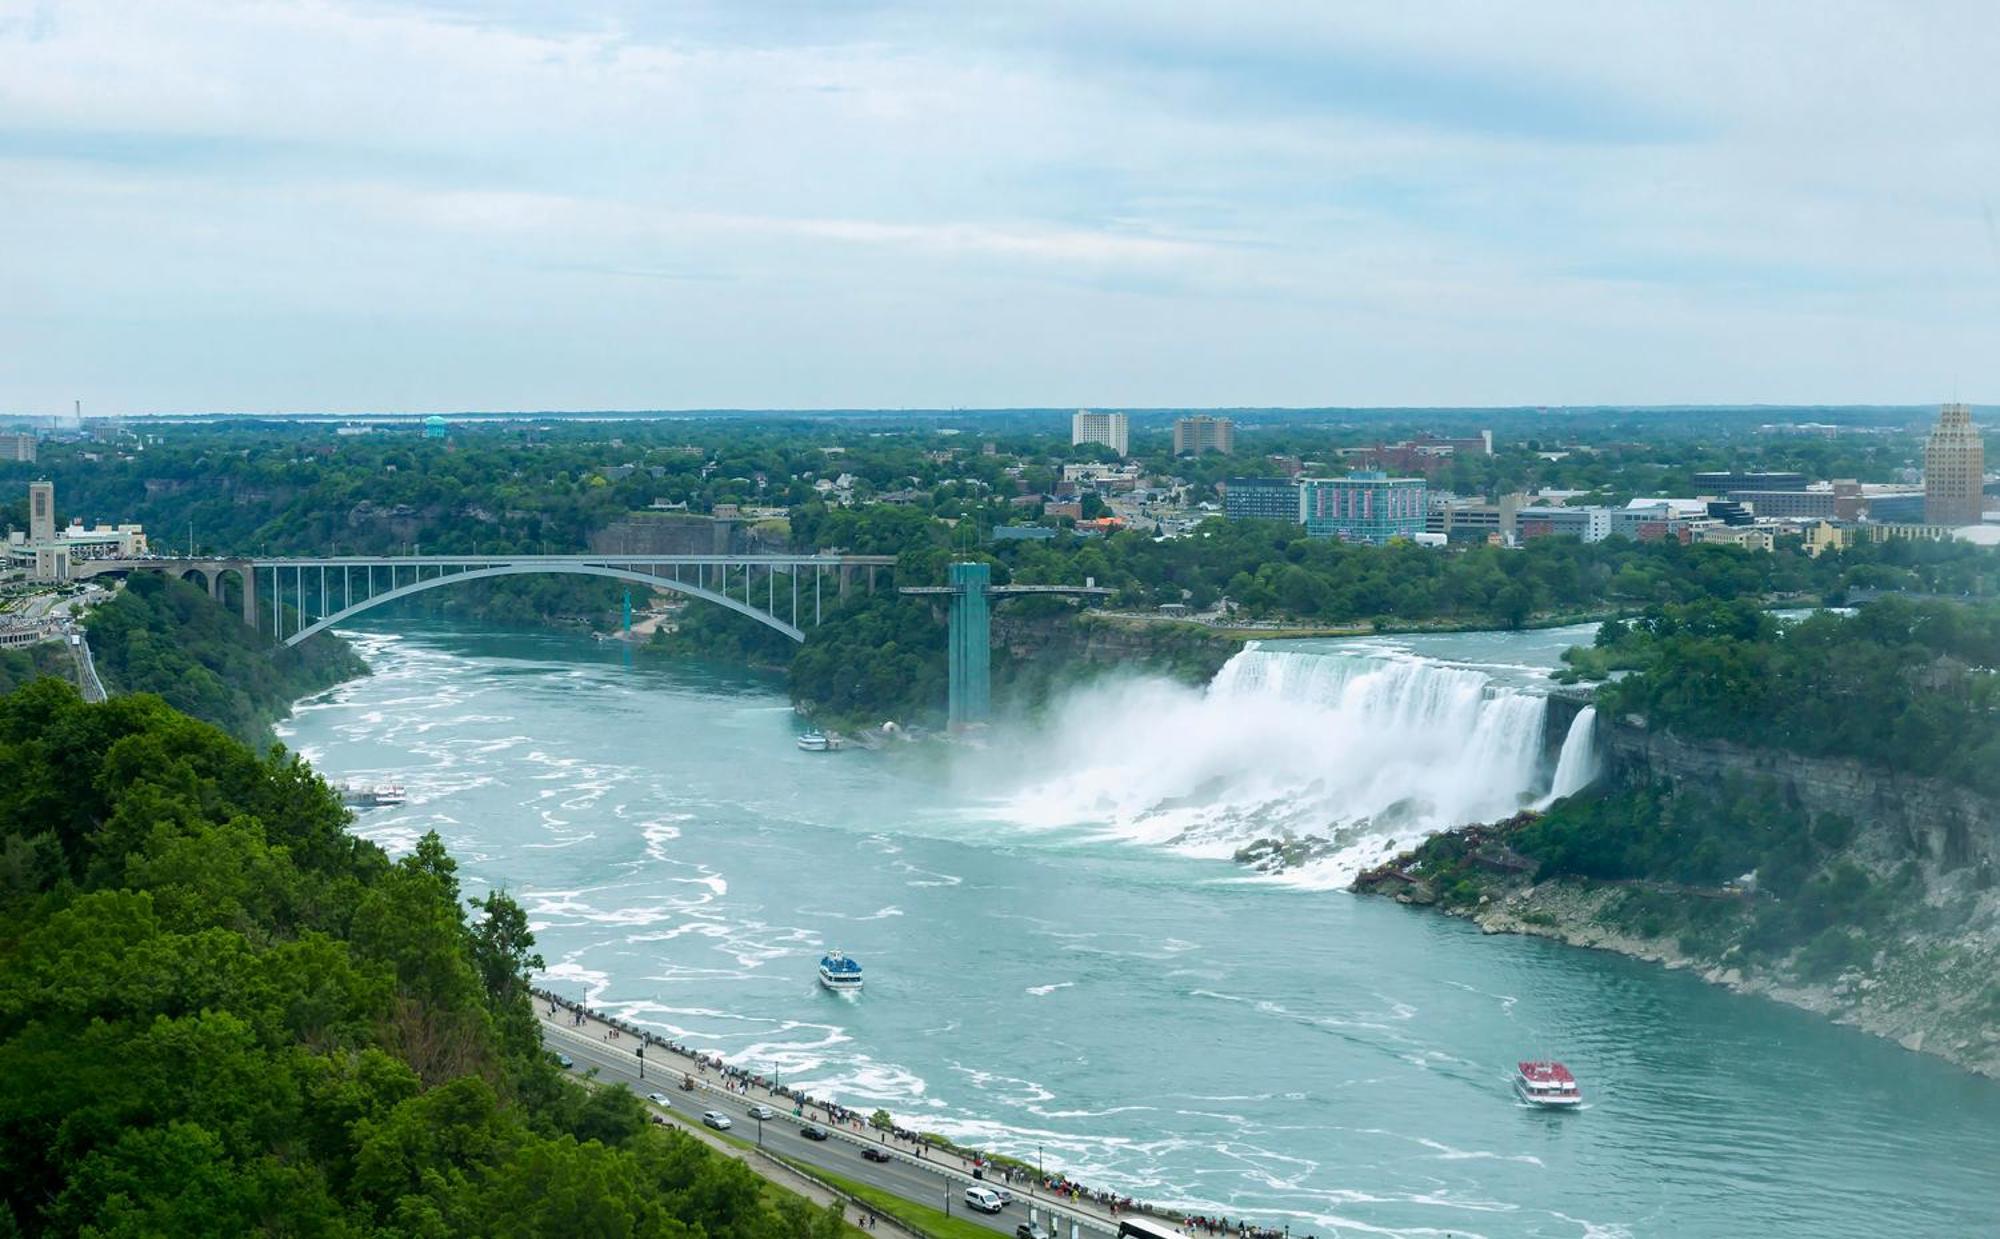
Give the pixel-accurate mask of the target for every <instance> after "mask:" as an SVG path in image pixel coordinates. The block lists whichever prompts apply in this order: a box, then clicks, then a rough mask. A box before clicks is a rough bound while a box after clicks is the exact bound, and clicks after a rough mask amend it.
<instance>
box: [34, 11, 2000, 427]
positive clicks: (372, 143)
mask: <svg viewBox="0 0 2000 1239" xmlns="http://www.w3.org/2000/svg"><path fill="white" fill-rule="evenodd" d="M1996 35H2000V14H1996V13H1995V12H1994V11H1993V10H1992V9H1991V8H1990V7H1987V6H1977V5H1970V4H1965V5H1932V6H1925V7H1924V8H1923V9H1922V10H1919V11H1911V10H1907V9H1903V8H1891V7H1888V6H1860V7H1856V8H1850V9H1846V10H1842V11H1840V12H1839V13H1837V14H1829V13H1828V12H1827V11H1826V10H1824V9H1823V8H1821V7H1818V6H1806V5H1771V6H1760V7H1759V8H1758V9H1756V10H1755V11H1747V10H1742V9H1741V8H1740V7H1736V6H1708V7H1703V6H1693V7H1689V6H1680V7H1676V8H1674V9H1649V10H1640V9H1620V10H1608V9H1604V8H1603V7H1602V6H1581V5H1576V6H1572V5H1539V6H1535V7H1532V8H1529V9H1524V10H1520V11H1517V12H1502V11H1499V10H1492V9H1488V8H1483V7H1481V6H1474V5H1445V6H1440V7H1436V8H1433V9H1429V10H1427V11H1426V12H1425V13H1423V14H1414V15H1413V14H1408V13H1388V12H1373V11H1370V10H1367V9H1362V8H1354V9H1343V10H1339V11H1326V10H1325V9H1324V7H1323V6H1305V5H1278V6H1264V7H1260V9H1259V10H1258V11H1257V12H1255V13H1254V14H1245V13H1241V12H1238V11H1236V10H1224V9H1222V8H1220V7H1216V6H1193V5H1180V6H1156V7H1152V8H1149V9H1147V10H1145V11H1144V12H1143V13H1139V12H1136V11H1134V10H1131V9H1127V8H1124V7H1122V6H1115V5H1109V4H1105V5H1061V6H1056V5H1046V6H1045V5H1035V4H1029V5H1021V6H1009V8H1008V9H1007V10H1005V11H1004V12H998V13H995V12H989V11H986V10H982V9H971V8H966V9H962V10H958V9H939V8H935V7H933V6H917V5H908V4H902V3H894V2H882V3H873V4H868V5H863V6H852V7H843V8H842V9H840V10H839V11H822V10H820V9H817V8H814V7H811V6H799V5H792V4H776V5H761V6H754V5H722V4H704V3H689V4H683V5H678V6H675V7H673V8H671V9H668V10H666V11H664V12H661V11H656V10H655V9H654V8H653V7H652V6H639V5H631V4H623V3H600V4H597V5H586V6H579V7H578V8H576V9H575V10H574V11H573V15H572V13H571V11H568V10H566V11H565V13H564V14H563V15H561V16H557V15H553V14H548V13H538V12H537V11H536V10H534V9H533V8H532V7H531V6H523V5H518V4H508V3H492V4H481V3H477V2H475V0H438V2H436V3H418V4H386V3H359V2H354V3H340V2H337V0H331V2H328V3H323V4H318V5H314V6H310V7H299V8H291V7H276V6H270V7H257V6H253V7H245V6H237V5H227V4H220V3H212V2H208V0H161V2H160V3H157V4H152V5H147V6H143V7H138V8H134V7H129V6H124V5H118V4H109V3H90V2H85V3H75V4H66V5H63V6H61V7H60V8H56V7H52V6H51V7H34V8H31V9H26V10H21V9H12V10H6V11H0V81H4V82H5V83H6V86H5V87H4V90H0V177H4V179H5V183H6V184H7V185H8V187H9V190H10V191H11V192H9V193H8V194H7V195H6V197H5V198H4V199H0V201H3V202H4V210H0V222H4V224H5V225H6V238H5V245H4V248H0V253H4V257H0V274H4V276H5V278H4V279H0V290H4V291H0V313H3V314H4V315H5V317H6V321H7V323H8V327H9V335H10V338H11V339H10V342H11V343H12V344H13V347H12V348H10V349H9V350H7V352H6V356H5V359H4V360H0V413H6V414H17V413H28V414H50V413H58V412H62V411H65V410H67V409H68V408H69V407H70V402H71V401H72V400H73V399H80V400H81V401H82V402H83V404H84V407H85V410H86V411H93V410H94V411H98V412H104V413H121V414H124V413H142V412H154V411H180V412H207V411H216V412H230V411H245V412H252V411H270V412H290V411H309V410H310V411H328V412H348V411H355V412H362V411H378V410H392V409H393V410H407V411H412V412H419V413H421V412H430V411H458V410H473V409H488V410H521V409H606V410H611V409H687V408H719V407H727V408H799V409H816V408H852V407H869V408H896V407H925V408H950V407H1063V406H1068V407H1072V408H1075V407H1088V408H1120V407H1135V408H1161V407H1179V408H1231V407H1244V406H1287V407H1319V406H1327V405H1341V406H1374V407H1381V406H1402V407H1409V406H1459V407H1478V406H1492V405H1542V404H1546V405H1591V404H1634V405H1677V404H1703V405H1730V404H1746V403H1765V404H1798V405H1813V404H1826V403H1835V404H1875V403H1888V404H1897V405H1921V404H1927V403H1934V402H1935V401H1936V400H1937V399H1939V398H1950V399H1962V400H1970V401H1973V402H1975V403H1977V402H1978V401H1979V398H1980V397H1981V396H1982V395H1984V396H1987V397H1989V399H1990V398H1991V397H1992V395H1993V393H1992V391H1991V383H1992V378H1993V376H1992V374H1991V372H1990V367H1991V364H1992V363H1991V360H1990V355H1991V349H1990V340H1991V339H1992V335H1993V331H1994V329H1995V327H1996V326H2000V290H1997V288H1996V286H2000V281H1996V280H1995V278H1994V277H1995V275H1996V274H2000V224H1996V222H1995V213H1994V212H1995V207H1994V202H1995V200H1996V199H2000V168H1997V167H1996V166H1995V165H1994V164H1993V161H1991V160H1982V159H1979V158H1976V157H1974V155H1975V154H1976V152H1979V151H1981V150H1988V149H1992V148H1993V147H1994V145H1995V142H1996V137H2000V125H1996V122H1995V121H1994V119H1993V118H1994V117H1996V116H2000V84H1996V83H1994V82H1993V81H1992V79H1991V76H1990V75H1989V74H1986V73H1985V72H1984V65H1983V62H1982V54H1981V52H1982V49H1983V48H1984V47H1986V46H1990V45H1991V44H1992V42H1993V36H1996ZM1939 83H1945V84H1948V86H1947V87H1946V88H1943V89H1940V87H1939Z"/></svg>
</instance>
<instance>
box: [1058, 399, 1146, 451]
mask: <svg viewBox="0 0 2000 1239" xmlns="http://www.w3.org/2000/svg"><path fill="white" fill-rule="evenodd" d="M1069 441H1070V445H1071V446H1072V447H1074V446H1075V445H1077V444H1079V443H1102V444H1104V446H1106V447H1108V448H1110V449H1111V450H1112V451H1114V452H1116V453H1118V454H1119V455H1120V456H1129V455H1130V454H1131V443H1132V427H1131V424H1130V422H1129V420H1128V419H1127V418H1126V416H1125V415H1124V414H1123V413H1092V412H1091V411H1090V410H1089V409H1078V410H1077V411H1076V412H1075V413H1074V414H1073V415H1071V417H1070V419H1069Z"/></svg>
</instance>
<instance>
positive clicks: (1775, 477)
mask: <svg viewBox="0 0 2000 1239" xmlns="http://www.w3.org/2000/svg"><path fill="white" fill-rule="evenodd" d="M1694 488H1695V490H1696V491H1698V492H1700V493H1702V494H1717V495H1723V494H1728V493H1729V492H1730V491H1732V490H1804V489H1805V488H1806V475H1805V474H1803V473H1740V472H1735V471H1731V470H1723V471H1720V472H1714V473H1697V474H1695V475H1694Z"/></svg>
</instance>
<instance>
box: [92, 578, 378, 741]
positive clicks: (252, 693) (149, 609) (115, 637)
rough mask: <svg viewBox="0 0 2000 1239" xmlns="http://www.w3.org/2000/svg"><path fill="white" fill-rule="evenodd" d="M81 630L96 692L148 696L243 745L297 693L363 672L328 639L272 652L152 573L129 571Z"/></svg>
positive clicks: (206, 602)
mask: <svg viewBox="0 0 2000 1239" xmlns="http://www.w3.org/2000/svg"><path fill="white" fill-rule="evenodd" d="M86 626H87V627H88V629H89V631H90V648H91V652H92V654H93V655H94V656H95V658H96V661H97V673H98V675H99V676H100V677H102V678H103V680H104V686H105V688H107V689H108V690H110V691H111V692H113V693H157V694H159V695H160V696H161V697H163V698H165V699H166V701H167V704H169V705H171V706H173V707H174V708H175V709H177V710H181V711H183V712H185V713H188V714H192V715H194V716H195V717H196V718H199V719H202V720H204V721H207V722H210V723H214V724H215V725H216V726H218V727H221V728H222V729H223V730H225V731H227V732H229V733H230V734H231V735H233V736H235V737H236V738H238V739H239V740H244V741H247V742H249V743H252V744H263V743H266V742H268V741H269V740H270V738H271V724H272V723H273V722H275V721H276V720H278V719H281V718H283V717H285V715H286V714H287V713H289V712H290V710H291V704H292V702H294V701H296V700H298V699H299V698H300V697H304V696H308V695H310V694H312V693H316V692H318V691H320V690H321V689H323V688H328V687H331V686H332V685H335V684H338V683H340V682H341V681H342V680H347V679H352V678H353V677H355V676H358V675H366V674H367V672H368V668H367V666H366V664H364V663H363V662H362V661H361V659H360V658H359V657H358V656H357V655H356V654H355V653H354V652H353V650H351V649H349V648H348V646H347V644H346V642H344V641H342V640H340V639H339V638H338V637H335V636H333V635H332V634H331V633H322V634H320V635H319V636H316V637H314V638H312V639H311V640H309V641H307V642H305V643H304V644H303V645H299V646H296V647H293V648H291V649H278V650H273V649H272V648H271V638H270V637H269V636H268V635H266V634H263V633H259V632H256V631H254V630H252V629H251V628H250V627H249V626H247V625H246V624H244V623H243V622H242V621H241V620H240V619H238V618H237V616H236V614H235V613H234V612H232V611H231V610H229V609H228V608H226V607H222V606H218V605H216V603H215V602H214V600H212V599H210V598H209V596H208V595H207V594H205V593H203V592H202V591H201V590H199V589H196V588H195V587H194V586H192V585H189V584H186V583H185V582H182V581H177V580H174V579H172V578H170V577H166V576H162V575H160V574H157V573H152V572H137V573H133V574H132V579H131V581H130V582H129V583H128V584H127V585H126V586H125V588H124V589H122V590H120V591H119V592H118V594H117V595H116V596H115V597H113V598H112V599H111V601H109V602H107V603H104V604H103V605H102V606H99V607H98V608H96V609H95V610H94V611H92V612H91V614H90V617H89V619H88V620H87V621H86Z"/></svg>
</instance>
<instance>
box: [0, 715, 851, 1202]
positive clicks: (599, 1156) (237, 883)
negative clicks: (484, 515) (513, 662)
mask: <svg viewBox="0 0 2000 1239" xmlns="http://www.w3.org/2000/svg"><path fill="white" fill-rule="evenodd" d="M346 826H347V815H346V812H345V811H344V810H343V809H342V808H341V806H340V804H339V802H338V800H337V799H336V798H335V796H334V795H333V794H332V793H331V792H330V791H329V789H328V788H327V787H326V785H325V784H324V783H323V782H322V781H321V780H320V779H319V778H318V777H317V776H316V775H314V774H313V773H312V771H311V770H310V769H308V768H307V767H306V766H305V765H304V764H303V763H302V762H300V761H299V760H298V759H297V758H296V757H294V756H291V755H289V754H286V753H284V752H282V751H280V750H277V749H273V750H271V751H269V752H267V753H265V754H262V755H260V754H258V753H256V752H254V751H252V750H251V749H249V748H247V747H246V746H244V745H243V744H242V743H240V742H239V741H237V740H236V739H233V738H232V737H230V736H229V735H227V734H225V733H224V732H223V731H221V730H219V729H217V728H215V727H211V726H209V725H207V724H205V723H201V722H197V721H195V720H193V719H190V718H188V717H187V716H185V715H183V714H181V713H179V712H177V711H175V710H174V709H172V708H171V707H169V706H168V705H167V704H166V703H165V702H164V701H162V700H161V699H159V698H158V697H155V696H151V695H146V694H137V695H132V696H122V697H116V698H114V699H112V700H111V701H110V702H109V703H107V704H103V705H87V704H85V703H84V702H83V701H82V700H81V699H80V698H79V697H78V696H77V695H76V693H75V691H74V690H73V689H71V688H70V687H68V686H67V685H65V684H63V683H61V682H59V681H57V680H54V679H42V680H38V681H35V682H33V683H31V684H29V685H27V686H26V687H23V688H20V689H17V690H15V691H14V692H12V693H10V694H8V695H7V696H5V697H0V927H4V932H0V1234H32V1235H40V1234H47V1235H91V1236H107V1237H110V1236H119V1237H124V1236H130V1237H133V1239H138V1237H140V1236H157V1235H195V1234H202V1235H254V1234H270V1235H278V1234H284V1235H315V1236H349V1235H352V1236H362V1235H368V1236H381V1235H397V1236H403V1235H409V1236H445V1235H530V1234H533V1235H591V1236H632V1237H650V1236H658V1237H661V1239H725V1237H727V1239H832V1237H833V1236H836V1235H840V1234H842V1233H843V1228H842V1225H841V1223H840V1220H839V1218H838V1217H837V1216H835V1215H834V1214H833V1213H831V1212H829V1211H818V1210H814V1209H813V1208H811V1207H810V1206H808V1205H807V1204H806V1203H805V1202H803V1201H801V1200H798V1199H797V1198H795V1197H787V1196H782V1195H780V1194H777V1193H775V1192H774V1191H772V1190H770V1189H768V1188H767V1186H766V1185H765V1184H764V1183H763V1182H762V1181H761V1180H760V1179H758V1178H757V1177H756V1176H755V1175H754V1174H753V1173H752V1172H751V1171H750V1170H749V1169H748V1168H746V1167H745V1166H743V1165H742V1164H741V1163H739V1162H736V1161H733V1160H730V1159H726V1158H723V1157H720V1156H717V1155H715V1154H713V1153H711V1152H710V1151H708V1150H707V1149H706V1148H705V1147H704V1146H702V1145H701V1144H700V1143H699V1142H698V1141H696V1140H695V1139H694V1138H693V1137H692V1136H689V1135H687V1134H686V1133H684V1132H681V1131H679V1130H678V1129H666V1128H661V1127H657V1126H654V1125H652V1124H649V1123H648V1122H647V1119H646V1115H645V1113H644V1111H643V1107H642V1105H641V1103H640V1102H639V1101H638V1100H637V1099H636V1098H635V1097H633V1096H632V1095H631V1094H630V1093H628V1092H626V1091H625V1090H623V1089H617V1088H603V1089H595V1090H591V1089H585V1088H582V1087H578V1086H577V1085H575V1084H574V1083H572V1082H570V1081H568V1080H566V1079H564V1078H563V1077H564V1073H563V1072H562V1071H560V1070H559V1069H558V1067H557V1066H556V1065H555V1064H554V1063H553V1062H552V1061H551V1060H550V1058H549V1057H548V1056H547V1055H546V1054H545V1053H544V1051H543V1050H542V1048H541V1044H540V1039H539V1036H538V1033H537V1029H536V1025H535V1019H534V1015H533V1012H532V1010H531V1008H530V1005H529V1003H530V998H529V994H528V990H527V980H526V974H527V972H528V970H530V969H533V968H536V967H539V966H540V964H541V961H540V959H539V958H538V957H537V956H536V955H535V953H534V938H533V935H532V934H531V933H530V932H529V931H528V928H527V918H526V914H525V912H524V911H523V909H522V908H521V906H520V905H519V904H518V903H516V902H515V901H514V900H513V899H512V898H510V897H509V896H508V895H507V894H506V892H504V891H495V892H491V893H489V894H487V895H486V896H484V897H483V898H474V899H470V900H467V899H465V898H464V897H463V895H462V892H461V890H460V885H459V880H458V877H457V872H456V865H455V863H454V862H453V860H452V859H451V857H450V856H449V855H448V854H447V853H446V852H445V850H444V848H443V846H442V845H441V844H440V842H439V841H438V838H437V836H436V835H434V834H433V835H429V836H426V837H425V838H424V840H423V841H422V842H421V843H420V845H419V846H418V847H417V848H416V849H415V851H414V852H412V853H411V854H410V855H407V856H405V857H403V858H401V859H400V860H394V861H392V860H390V859H389V857H388V856H386V855H385V854H384V853H383V852H382V851H381V850H380V849H379V848H377V847H375V846H374V845H373V844H370V843H367V842H364V841H361V840H359V839H356V838H355V837H353V836H352V835H350V834H348V833H347V831H346Z"/></svg>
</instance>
